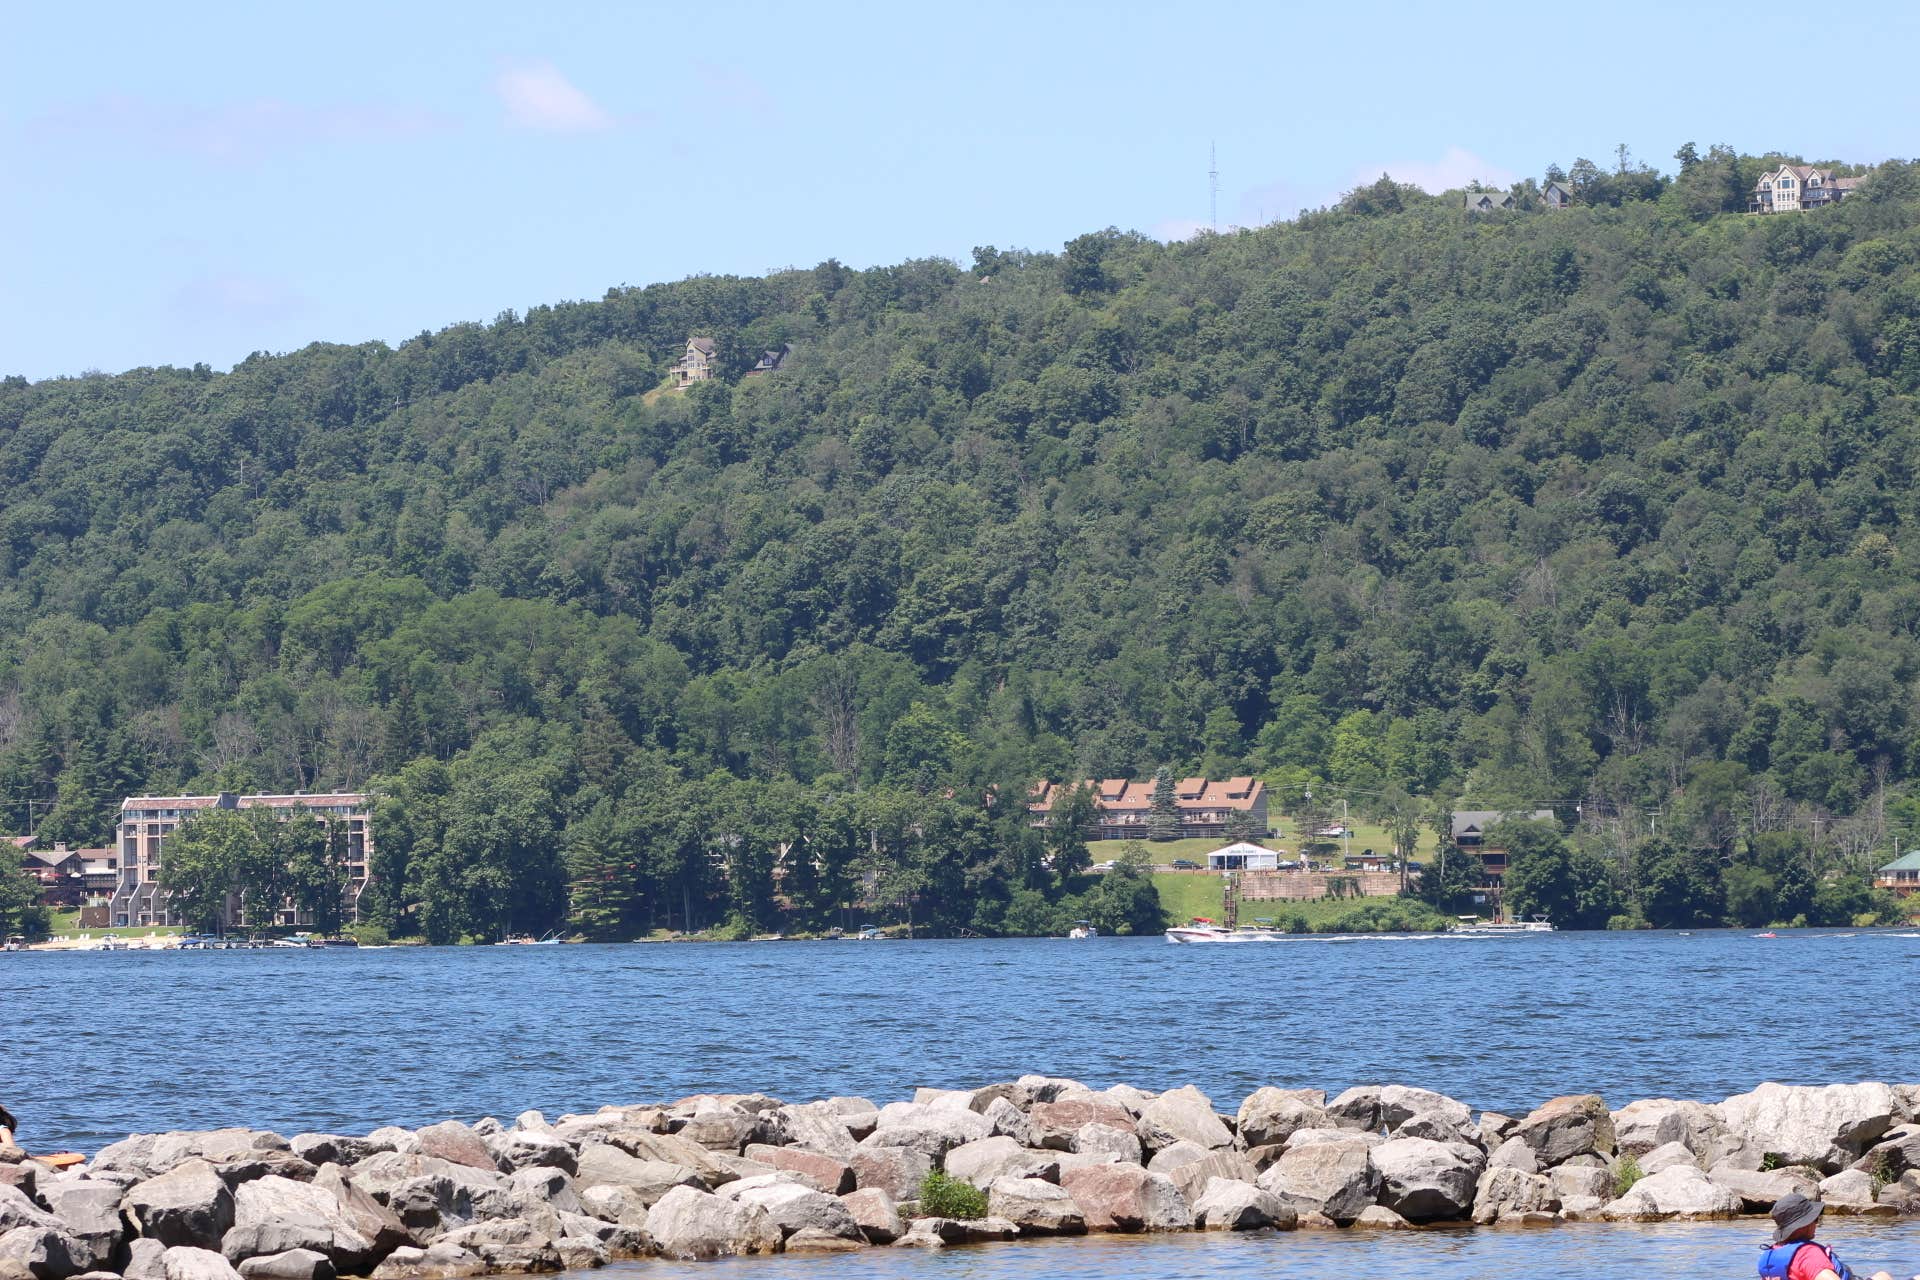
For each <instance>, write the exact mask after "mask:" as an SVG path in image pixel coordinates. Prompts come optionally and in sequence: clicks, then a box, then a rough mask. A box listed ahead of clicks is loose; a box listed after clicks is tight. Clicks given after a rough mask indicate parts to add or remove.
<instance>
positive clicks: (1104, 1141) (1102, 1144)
mask: <svg viewBox="0 0 1920 1280" xmlns="http://www.w3.org/2000/svg"><path fill="white" fill-rule="evenodd" d="M1069 1149H1070V1150H1071V1151H1072V1152H1073V1153H1074V1154H1075V1155H1090V1154H1092V1155H1110V1156H1112V1157H1113V1158H1114V1159H1115V1160H1117V1161H1119V1162H1120V1163H1122V1164H1139V1163H1141V1160H1142V1158H1143V1156H1144V1155H1145V1152H1144V1151H1143V1150H1142V1148H1141V1146H1140V1139H1139V1138H1138V1137H1137V1136H1136V1135H1135V1134H1134V1132H1133V1130H1131V1129H1116V1128H1114V1127H1113V1126H1112V1125H1110V1124H1083V1125H1081V1126H1080V1127H1079V1128H1078V1129H1077V1130H1075V1131H1074V1135H1073V1143H1072V1146H1071V1147H1070V1148H1069ZM948 1159H952V1157H951V1156H949V1157H948Z"/></svg>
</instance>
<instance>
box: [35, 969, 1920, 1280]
mask: <svg viewBox="0 0 1920 1280" xmlns="http://www.w3.org/2000/svg"><path fill="white" fill-rule="evenodd" d="M1917 979H1920V933H1915V932H1913V931H1906V932H1878V933H1876V932H1861V933H1858V934H1851V935H1834V934H1820V933H1797V934H1793V933H1787V934H1782V936H1781V937H1780V938H1779V939H1777V940H1761V939H1755V938H1753V937H1751V936H1749V935H1747V934H1744V933H1702V934H1696V935H1693V936H1677V935H1670V934H1657V935H1647V934H1639V935H1634V934H1573V933H1566V934H1555V935H1550V936H1535V937H1517V938H1491V939H1460V938H1431V939H1404V938H1402V939H1386V938H1369V939H1359V940H1348V941H1334V940H1327V939H1317V938H1311V939H1300V940H1289V941H1286V942H1280V943H1273V944H1269V945H1251V946H1234V947H1171V946H1168V945H1166V944H1165V943H1163V942H1161V941H1159V940H1157V939H1099V940H1096V941H1093V942H1066V941H1048V940H1034V941H1005V942H981V941H966V942H888V943H883V944H855V943H847V942H839V943H826V942H820V943H801V942H791V943H758V944H752V943H749V944H738V945H685V946H631V945H629V946H579V947H474V948H460V949H454V948H446V949H438V950H426V949H412V948H395V949H383V950H363V951H357V952H356V951H287V950H278V951H254V952H154V953H146V952H105V953H101V952H95V953H64V954H62V953H46V952H29V953H24V954H0V1009H4V1010H5V1016H6V1034H5V1036H4V1039H3V1040H0V1102H4V1103H5V1104H6V1105H8V1106H9V1107H10V1108H11V1109H13V1110H14V1111H15V1112H16V1113H18V1115H19V1116H20V1118H21V1120H22V1122H23V1130H22V1137H23V1139H24V1140H25V1141H26V1142H27V1144H28V1145H29V1146H31V1147H34V1148H38V1149H48V1148H68V1147H70V1148H75V1149H80V1150H92V1149H94V1148H96V1147H98V1146H100V1145H101V1144H103V1143H104V1142H107V1141H110V1140H113V1139H117V1138H119V1137H122V1136H124V1135H126V1134H127V1133H129V1132H135V1131H151V1130H156V1129H169V1128H204V1127H213V1126H217V1125H222V1124H249V1125H256V1126H261V1127H267V1128H272V1129H276V1130H278V1131H280V1132H282V1133H289V1134H290V1133H295V1132H299V1131H302V1130H348V1131H354V1132H364V1131H365V1130H367V1129H369V1128H372V1127H374V1126H376V1125H380V1124H387V1123H399V1124H408V1125H418V1124H424V1123H427V1122H430V1121H433V1120H437V1119H444V1118H446V1117H449V1116H455V1117H462V1118H466V1119H473V1118H477V1117H479V1116H481V1115H485V1114H495V1115H501V1116H512V1115H513V1114H515V1113H517V1112H519V1111H520V1110H522V1109H524V1108H527V1107H538V1108H541V1109H543V1110H545V1111H547V1112H548V1114H550V1115H552V1114H556V1113H559V1112H563V1111H569V1110H581V1109H591V1108H593V1107H596V1106H599V1105H600V1104H602V1103H607V1102H629V1101H643V1100H659V1099H667V1098H673V1097H677V1096H681V1095H683V1094H687V1093H692V1092H698V1091H703V1090H727V1091H749V1090H763V1091H766V1092H769V1093H774V1094H777V1095H780V1096H783V1097H787V1098H791V1099H804V1098H814V1097H823V1096H829V1095H833V1094H841V1093H858V1094H865V1095H867V1096H869V1097H873V1098H875V1099H877V1100H880V1101H886V1100H889V1099H892V1098H897V1097H901V1096H904V1095H906V1094H908V1093H909V1092H910V1091H911V1089H912V1088H913V1087H914V1086H916V1085H921V1084H930V1085H955V1086H957V1085H963V1084H980V1083H986V1082H988V1081H992V1080H996V1079H1003V1078H1007V1077H1010V1076H1013V1075H1018V1074H1020V1073H1022V1072H1027V1071H1041V1072H1047V1073H1050V1074H1060V1075H1070V1076H1074V1077H1077V1078H1081V1079H1085V1080H1088V1081H1089V1082H1092V1083H1095V1084H1110V1083H1114V1082H1116V1081H1123V1080H1124V1081H1129V1082H1133V1083H1137V1084H1139V1085H1141V1086H1143V1087H1147V1088H1163V1087H1169V1086H1172V1085H1177V1084H1183V1083H1189V1082H1191V1083H1194V1084H1198V1085H1199V1086H1200V1087H1201V1088H1203V1089H1205V1090H1206V1091H1207V1092H1209V1093H1210V1094H1212V1095H1213V1097H1214V1099H1215V1101H1216V1102H1219V1103H1221V1104H1223V1105H1226V1106H1231V1105H1233V1104H1234V1103H1236V1102H1237V1100H1238V1099H1239V1098H1240V1097H1241V1096H1242V1095H1244V1094H1245V1093H1246V1092H1247V1091H1249V1090H1250V1089H1252V1088H1254V1087H1255V1086H1257V1085H1260V1084H1268V1083H1272V1084H1281V1085H1299V1086H1320V1087H1324V1088H1327V1089H1329V1090H1336V1089H1340V1088H1344V1087H1346V1086H1347V1085H1350V1084H1356V1083H1389V1082H1396V1081H1397V1082H1403V1083H1408V1084H1419V1085H1424V1086H1428V1087H1431V1088H1436V1089H1440V1090H1443V1091H1445V1092H1447V1093H1450V1094H1452V1095H1454V1096H1455V1097H1458V1098H1460V1099H1462V1100H1463V1101H1466V1102H1468V1103H1470V1104H1471V1105H1473V1106H1476V1107H1484V1108H1494V1109H1503V1110H1515V1109H1526V1108H1528V1107H1531V1106H1532V1105H1533V1104H1534V1103H1536V1102H1538V1101H1540V1100H1541V1099H1543V1098H1546V1097H1550V1096H1552V1095H1554V1094H1558V1093H1566V1092H1570V1091H1585V1090H1596V1091H1598V1092H1600V1093H1601V1094H1603V1095H1604V1096H1605V1097H1606V1098H1607V1099H1608V1100H1609V1101H1610V1102H1612V1103H1613V1104H1614V1105H1616V1106H1617V1105H1619V1104H1621V1103H1623V1102H1625V1101H1628V1100H1630V1099H1632V1098H1636V1097H1652V1096H1672V1097H1691V1098H1706V1099H1717V1098H1720V1097H1723V1096H1725V1095H1727V1094H1729V1093H1733V1092H1739V1091H1741V1090H1745V1089H1748V1088H1751V1087H1752V1086H1753V1085H1754V1084H1756V1083H1757V1082H1759V1081H1761V1080H1763V1079H1773V1080H1783V1081H1789V1082H1800V1083H1830V1082H1834V1081H1842V1080H1859V1079H1889V1078H1899V1077H1904V1078H1908V1079H1911V1078H1912V1077H1913V1076H1915V1075H1916V1074H1920V1068H1917V1067H1916V1060H1915V1057H1914V1054H1913V1037H1912V1022H1911V1017H1910V1014H1909V1013H1908V1012H1907V1011H1908V1010H1909V1009H1910V1007H1911V993H1912V991H1913V990H1914V986H1915V982H1916V980H1917ZM1114 1247H1115V1248H1121V1249H1124V1248H1125V1247H1126V1246H1114ZM1195 1247H1199V1246H1195ZM1240 1247H1242V1246H1238V1245H1234V1244H1229V1243H1218V1244H1209V1245H1207V1246H1206V1249H1220V1250H1224V1251H1226V1252H1224V1253H1222V1254H1220V1255H1219V1256H1220V1257H1223V1258H1228V1259H1234V1258H1239V1257H1241V1256H1242V1255H1240V1254H1237V1253H1235V1252H1233V1250H1234V1249H1236V1248H1240ZM1245 1247H1248V1248H1251V1247H1252V1246H1245ZM1301 1247H1306V1246H1305V1245H1303V1246H1301ZM1377 1247H1378V1248H1379V1249H1380V1250H1382V1251H1384V1252H1383V1255H1382V1256H1385V1255H1386V1254H1387V1253H1391V1252H1392V1251H1393V1250H1395V1249H1399V1248H1401V1247H1402V1246H1400V1245H1398V1244H1394V1243H1382V1244H1380V1245H1379V1246H1377ZM1474 1247H1479V1246H1477V1245H1476V1246H1474ZM966 1256H967V1257H975V1256H980V1255H973V1254H969V1255H966ZM994 1256H995V1257H998V1255H997V1254H996V1255H994ZM1075 1256H1077V1255H1075ZM1089 1256H1091V1255H1089ZM1156 1256H1158V1255H1156ZM1166 1256H1167V1257H1168V1258H1169V1259H1172V1258H1175V1257H1187V1256H1189V1255H1185V1254H1168V1255H1166ZM1213 1256H1214V1255H1213V1254H1211V1253H1207V1252H1201V1253H1195V1254H1192V1255H1191V1257H1192V1259H1193V1265H1195V1266H1196V1267H1198V1266H1208V1267H1212V1266H1213V1265H1215V1263H1214V1262H1212V1261H1208V1260H1207V1259H1211V1258H1212V1257H1213ZM1248 1256H1254V1255H1248ZM1260 1256H1266V1257H1268V1258H1269V1259H1271V1258H1272V1257H1275V1256H1277V1255H1260ZM1064 1257H1065V1255H1063V1259H1064ZM793 1265H795V1266H806V1265H811V1264H805V1263H800V1262H796V1263H794V1264H793ZM862 1265H863V1266H864V1265H865V1264H864V1263H863V1264H862ZM939 1265H940V1266H954V1267H970V1266H974V1265H980V1266H992V1267H998V1266H1006V1265H1016V1264H1012V1263H1001V1262H992V1263H987V1262H981V1263H979V1264H975V1263H971V1262H968V1261H965V1260H964V1259H962V1260H957V1261H952V1262H942V1263H940V1264H939ZM1074 1265H1076V1266H1078V1265H1083V1264H1080V1263H1075V1264H1074ZM1084 1265H1093V1264H1091V1263H1089V1264H1084ZM1170 1265H1171V1264H1170ZM1179 1265H1185V1264H1184V1263H1182V1264H1179ZM1221 1265H1227V1264H1221ZM1234 1265H1238V1264H1237V1263H1236V1264H1234ZM1249 1265H1253V1264H1252V1263H1249ZM1382 1265H1384V1264H1382ZM1749 1265H1750V1264H1749ZM1636 1269H1637V1268H1636ZM703 1274H711V1273H703ZM1089 1274H1094V1273H1089ZM1383 1274H1384V1273H1383ZM1396 1274H1397V1273H1396ZM1405 1274H1409V1275H1411V1274H1416V1273H1413V1272H1407V1273H1405ZM1418 1274H1423V1275H1425V1274H1433V1275H1448V1274H1455V1273H1453V1272H1445V1271H1436V1272H1422V1273H1418ZM1458 1274H1468V1272H1465V1271H1462V1272H1459V1273H1458ZM1742 1274H1744V1270H1743V1271H1742ZM1908 1274H1911V1272H1909V1273H1908Z"/></svg>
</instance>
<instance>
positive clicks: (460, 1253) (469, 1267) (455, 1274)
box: [372, 1243, 492, 1280]
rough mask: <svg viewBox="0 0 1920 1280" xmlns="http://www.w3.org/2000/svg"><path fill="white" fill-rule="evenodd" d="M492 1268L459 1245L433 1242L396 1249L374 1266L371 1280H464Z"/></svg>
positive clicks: (484, 1273) (482, 1273)
mask: <svg viewBox="0 0 1920 1280" xmlns="http://www.w3.org/2000/svg"><path fill="white" fill-rule="evenodd" d="M491 1270H492V1267H490V1266H489V1265H488V1264H487V1261H486V1259H484V1258H482V1257H481V1256H480V1255H479V1254H477V1253H474V1252H473V1251H472V1250H470V1249H462V1248H460V1247H459V1246H458V1245H451V1244H440V1243H435V1244H431V1245H428V1246H427V1247H426V1248H424V1249H416V1248H414V1247H413V1246H411V1245H407V1246H404V1247H402V1248H399V1249H395V1250H394V1251H393V1252H392V1253H390V1254H388V1255H387V1257H386V1260H385V1261H384V1262H382V1263H381V1264H380V1265H379V1266H377V1267H375V1268H374V1269H373V1276H372V1280H463V1278H464V1277H466V1276H483V1275H486V1274H488V1273H489V1272H490V1271H491Z"/></svg>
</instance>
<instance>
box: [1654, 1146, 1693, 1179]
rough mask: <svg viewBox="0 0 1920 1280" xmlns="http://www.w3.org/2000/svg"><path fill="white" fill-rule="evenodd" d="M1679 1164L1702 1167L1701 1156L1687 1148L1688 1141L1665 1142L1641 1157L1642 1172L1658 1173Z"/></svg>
mask: <svg viewBox="0 0 1920 1280" xmlns="http://www.w3.org/2000/svg"><path fill="white" fill-rule="evenodd" d="M1677 1164H1690V1165H1692V1166H1693V1167H1694V1168H1696V1169H1698V1168H1699V1167H1700V1161H1699V1158H1698V1157H1697V1156H1695V1155H1694V1154H1693V1152H1691V1151H1689V1150H1688V1149H1687V1144H1686V1143H1684V1142H1668V1143H1663V1144H1662V1145H1660V1146H1657V1147H1655V1148H1654V1149H1653V1150H1651V1151H1649V1152H1647V1153H1646V1154H1645V1155H1643V1156H1641V1157H1640V1172H1642V1173H1658V1172H1660V1171H1661V1170H1662V1169H1671V1168H1672V1167H1673V1166H1674V1165H1677Z"/></svg>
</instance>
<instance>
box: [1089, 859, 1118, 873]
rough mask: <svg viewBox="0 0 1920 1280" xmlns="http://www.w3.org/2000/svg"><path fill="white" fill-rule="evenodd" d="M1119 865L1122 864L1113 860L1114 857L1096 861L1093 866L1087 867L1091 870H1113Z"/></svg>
mask: <svg viewBox="0 0 1920 1280" xmlns="http://www.w3.org/2000/svg"><path fill="white" fill-rule="evenodd" d="M1119 865H1120V864H1119V863H1117V862H1115V861H1114V860H1113V859H1112V858H1108V859H1107V860H1106V861H1105V862H1096V863H1094V864H1093V865H1092V866H1091V867H1088V868H1087V870H1089V871H1111V870H1113V869H1114V868H1115V867H1117V866H1119Z"/></svg>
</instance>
